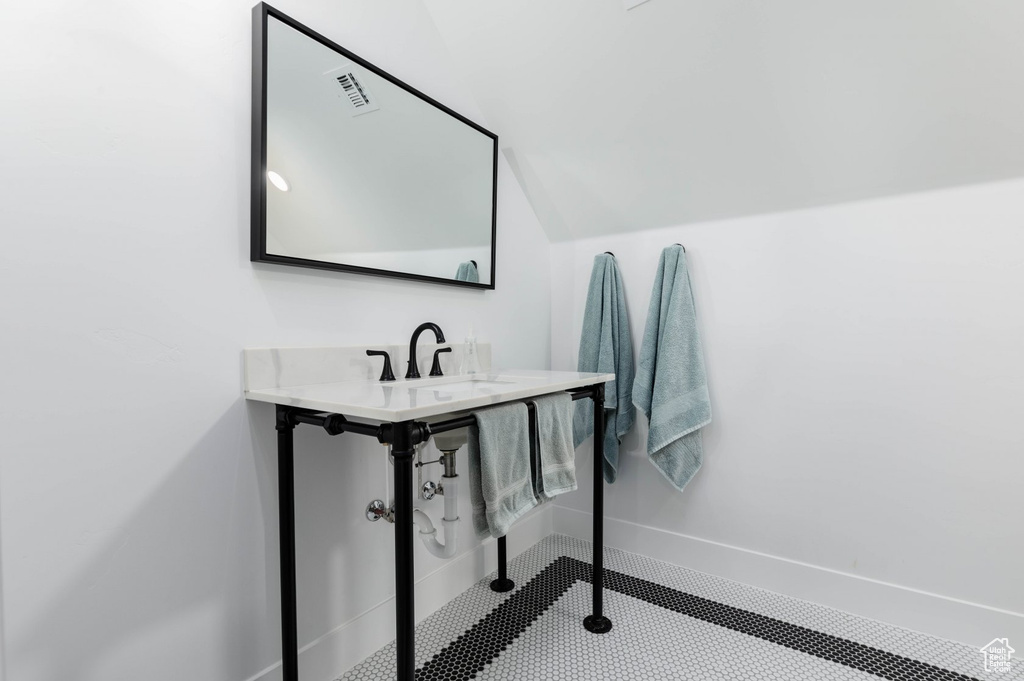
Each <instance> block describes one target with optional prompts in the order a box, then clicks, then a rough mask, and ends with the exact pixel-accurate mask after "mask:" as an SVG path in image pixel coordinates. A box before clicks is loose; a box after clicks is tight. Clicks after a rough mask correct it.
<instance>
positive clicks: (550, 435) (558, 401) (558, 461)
mask: <svg viewBox="0 0 1024 681" xmlns="http://www.w3.org/2000/svg"><path fill="white" fill-rule="evenodd" d="M533 404H534V406H535V407H536V410H537V480H536V482H537V484H536V487H537V491H538V496H540V499H541V501H549V500H551V499H553V498H555V497H556V496H558V495H559V494H564V493H565V492H572V491H573V490H575V489H576V448H575V446H574V444H573V440H572V419H573V412H572V396H571V395H570V394H569V393H567V392H559V393H552V394H551V395H545V396H543V397H538V398H537V399H536V400H534V401H533Z"/></svg>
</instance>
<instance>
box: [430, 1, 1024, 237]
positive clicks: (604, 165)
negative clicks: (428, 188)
mask: <svg viewBox="0 0 1024 681" xmlns="http://www.w3.org/2000/svg"><path fill="white" fill-rule="evenodd" d="M425 3H426V5H427V7H428V9H429V10H430V12H431V14H432V16H433V17H434V21H435V23H436V24H437V27H438V30H439V31H440V33H441V35H442V37H443V38H444V39H445V41H446V42H447V44H448V46H449V48H450V50H451V51H452V54H453V56H454V58H455V60H456V62H457V63H458V64H459V65H460V66H461V68H463V69H464V73H465V76H466V78H467V79H468V81H469V83H470V87H471V88H472V90H473V92H474V93H475V95H476V97H477V99H478V101H479V104H480V106H481V108H482V110H483V112H484V114H485V115H486V116H487V119H488V123H489V124H490V125H491V126H492V127H493V128H494V129H495V130H496V132H498V134H499V135H500V136H501V145H502V148H503V151H504V152H505V154H506V156H507V157H508V159H509V161H510V162H511V164H512V166H513V168H514V169H515V172H516V175H517V177H518V179H519V180H520V182H521V183H522V184H523V186H524V188H525V189H526V191H527V194H528V196H529V197H530V200H531V201H532V203H533V205H534V208H535V210H536V211H537V213H538V215H539V217H540V218H541V220H542V222H543V223H544V226H545V228H546V229H547V231H548V233H549V236H550V237H551V238H552V239H554V240H564V239H572V238H580V237H587V236H595V235H600V234H607V233H614V232H622V231H629V230H639V229H646V228H652V227H660V226H666V225H673V224H682V223H686V222H693V221H698V220H707V219H713V218H721V217H729V216H738V215H748V214H755V213H764V212H772V211H778V210H786V209H792V208H799V207H805V206H813V205H822V204H827V203H834V202H840V201H848V200H855V199H861V198H870V197H875V196H884V195H892V194H900V193H905V192H911V191H919V190H925V189H932V188H939V187H946V186H953V185H960V184H969V183H976V182H984V181H990V180H997V179H1004V178H1009V177H1016V176H1022V175H1024V2H1022V1H1021V0H856V1H854V0H650V1H649V2H646V3H645V4H642V5H640V6H638V7H636V8H634V9H632V10H629V11H627V10H625V9H624V6H623V2H622V0H487V1H486V2H466V1H465V0H425Z"/></svg>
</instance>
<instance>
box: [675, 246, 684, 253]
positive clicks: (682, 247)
mask: <svg viewBox="0 0 1024 681" xmlns="http://www.w3.org/2000/svg"><path fill="white" fill-rule="evenodd" d="M676 246H679V248H681V249H683V253H686V246H684V245H682V244H676Z"/></svg>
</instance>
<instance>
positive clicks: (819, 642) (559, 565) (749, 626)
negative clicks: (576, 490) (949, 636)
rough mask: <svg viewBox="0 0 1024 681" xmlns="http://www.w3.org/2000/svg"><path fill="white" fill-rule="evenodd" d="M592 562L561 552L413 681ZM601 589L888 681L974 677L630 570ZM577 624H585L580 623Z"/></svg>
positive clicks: (468, 654)
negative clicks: (634, 574)
mask: <svg viewBox="0 0 1024 681" xmlns="http://www.w3.org/2000/svg"><path fill="white" fill-rule="evenodd" d="M591 575H592V572H591V566H590V564H589V563H585V562H583V561H580V560H577V559H575V558H570V557H568V556H562V557H560V558H557V559H555V560H554V561H552V562H551V563H550V564H549V565H548V566H547V567H546V568H544V569H543V570H541V572H540V573H538V574H537V576H535V577H534V578H533V579H531V580H530V581H529V582H527V583H526V584H525V585H524V586H523V587H522V588H520V589H519V590H517V591H516V592H514V593H513V594H512V595H511V596H509V597H508V598H507V599H506V600H505V601H504V602H502V603H501V605H499V606H497V607H496V608H494V609H493V610H491V612H490V613H488V614H487V616H485V617H484V618H483V619H481V620H480V621H479V622H477V623H476V624H474V625H473V626H472V627H470V628H469V629H467V630H466V631H465V632H464V633H463V634H462V635H461V636H459V637H458V638H456V639H455V640H454V641H452V642H451V643H450V644H448V646H447V647H445V648H444V649H443V650H441V651H440V652H439V653H438V654H436V655H434V657H433V658H431V659H430V660H429V661H427V662H426V664H424V665H423V666H422V667H420V668H419V669H417V670H416V679H417V681H468V679H474V678H476V676H477V674H479V673H480V672H481V671H483V670H484V668H485V667H486V666H487V665H488V664H489V663H490V662H491V661H492V660H494V659H495V658H497V657H498V656H499V655H500V654H501V653H502V652H504V651H505V649H506V648H508V647H509V646H510V645H511V644H512V643H513V642H514V641H515V639H517V638H519V636H520V634H522V633H523V632H525V631H526V630H527V629H528V628H529V627H530V626H531V625H532V624H533V623H534V622H535V621H537V618H538V617H540V616H541V615H542V614H544V612H545V611H546V610H547V609H548V608H550V607H551V606H552V605H553V604H554V603H555V601H557V600H558V599H559V598H561V597H562V595H564V594H565V592H566V591H568V590H569V587H571V586H572V585H573V584H575V583H576V582H590V581H591ZM604 583H605V588H607V589H611V590H612V591H617V592H618V593H621V594H624V595H626V596H630V597H632V598H636V599H639V600H642V601H645V602H647V603H650V604H652V605H656V606H658V607H661V608H665V609H666V610H672V611H673V612H678V613H681V614H684V615H687V616H689V617H693V618H695V619H699V620H702V621H704V622H709V623H711V624H715V625H718V626H721V627H725V628H727V629H732V630H733V631H738V632H740V633H743V634H747V635H748V636H754V637H756V638H759V639H762V640H764V641H768V642H770V643H774V644H776V645H780V646H785V647H786V648H790V649H792V650H796V651H799V652H802V653H807V654H808V655H814V656H815V657H818V658H821V659H823V660H828V661H830V662H835V663H836V664H841V665H844V666H847V667H851V668H853V669H857V670H860V671H863V672H867V673H869V674H874V675H875V676H878V677H881V678H883V679H890V680H891V681H978V679H975V678H974V677H970V676H965V675H963V674H959V673H957V672H953V671H950V670H948V669H943V668H942V667H936V666H934V665H930V664H926V663H924V662H919V661H917V660H913V659H911V658H909V657H903V656H902V655H896V654H894V653H890V652H886V651H884V650H880V649H878V648H872V647H871V646H867V645H864V644H862V643H856V642H854V641H850V640H848V639H845V638H840V637H838V636H832V635H831V634H825V633H822V632H820V631H815V630H813V629H808V628H807V627H801V626H798V625H795V624H790V623H788V622H783V621H782V620H779V619H775V618H773V617H768V616H766V615H760V614H757V613H754V612H750V611H748V610H743V609H741V608H736V607H734V606H731V605H725V604H724V603H718V602H717V601H712V600H710V599H707V598H701V597H700V596H694V595H692V594H688V593H686V592H683V591H677V590H675V589H671V588H669V587H667V586H662V585H660V584H655V583H654V582H650V581H648V580H645V579H640V578H638V577H633V576H631V575H627V574H623V573H621V572H616V571H614V570H607V569H606V570H605V582H604ZM579 626H583V625H582V623H581V624H580V625H579Z"/></svg>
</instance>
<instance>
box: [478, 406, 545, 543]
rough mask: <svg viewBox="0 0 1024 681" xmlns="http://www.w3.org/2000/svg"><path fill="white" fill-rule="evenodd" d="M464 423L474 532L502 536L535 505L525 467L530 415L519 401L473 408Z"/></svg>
mask: <svg viewBox="0 0 1024 681" xmlns="http://www.w3.org/2000/svg"><path fill="white" fill-rule="evenodd" d="M473 416H475V417H476V425H475V426H470V427H469V441H468V443H467V444H468V453H469V496H470V499H471V500H472V501H473V529H474V530H476V534H477V536H478V537H486V536H488V535H490V536H491V537H504V536H505V533H506V532H508V529H509V528H510V527H512V523H514V522H515V521H516V520H518V519H519V518H520V517H521V516H522V515H523V514H524V513H526V512H527V511H529V510H530V509H531V508H533V507H534V506H536V505H537V503H538V502H537V497H536V496H534V494H533V476H532V475H531V471H530V417H529V413H528V412H527V409H526V405H525V404H524V403H522V402H509V403H508V404H502V405H500V406H497V407H492V408H490V409H481V410H480V411H477V412H474V414H473Z"/></svg>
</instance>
